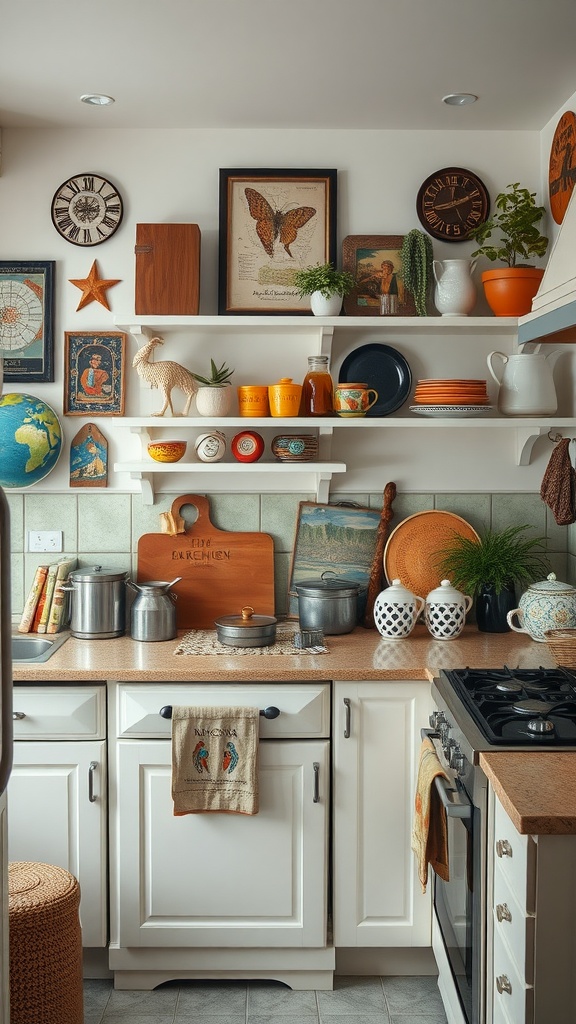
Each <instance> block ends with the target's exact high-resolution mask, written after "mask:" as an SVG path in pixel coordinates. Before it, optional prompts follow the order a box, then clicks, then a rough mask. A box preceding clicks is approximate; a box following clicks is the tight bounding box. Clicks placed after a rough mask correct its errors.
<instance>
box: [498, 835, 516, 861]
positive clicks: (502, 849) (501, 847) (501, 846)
mask: <svg viewBox="0 0 576 1024" xmlns="http://www.w3.org/2000/svg"><path fill="white" fill-rule="evenodd" d="M496 856H497V857H511V856H512V847H511V846H510V843H509V842H508V840H507V839H498V840H497V841H496Z"/></svg>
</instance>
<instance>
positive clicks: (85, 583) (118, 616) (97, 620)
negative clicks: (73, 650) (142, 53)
mask: <svg viewBox="0 0 576 1024" xmlns="http://www.w3.org/2000/svg"><path fill="white" fill-rule="evenodd" d="M127 580H128V573H127V572H119V571H118V570H117V569H104V568H103V567H102V566H101V565H93V566H89V567H88V568H85V569H75V570H74V572H71V573H70V575H69V577H68V581H67V583H66V584H65V585H64V586H63V588H62V589H63V590H66V591H69V592H70V632H71V634H72V636H76V637H79V638H80V639H81V640H109V639H111V638H112V637H115V636H123V635H124V633H125V632H126V583H127Z"/></svg>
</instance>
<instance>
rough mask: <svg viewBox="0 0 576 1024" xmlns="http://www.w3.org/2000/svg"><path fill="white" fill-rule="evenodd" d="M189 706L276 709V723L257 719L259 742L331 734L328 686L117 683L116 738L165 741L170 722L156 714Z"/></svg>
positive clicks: (304, 684)
mask: <svg viewBox="0 0 576 1024" xmlns="http://www.w3.org/2000/svg"><path fill="white" fill-rule="evenodd" d="M174 704H180V705H184V706H190V707H222V708H225V707H257V708H260V709H261V710H263V709H264V708H267V707H277V708H278V709H279V710H280V714H279V716H278V717H277V718H273V719H267V718H264V717H263V716H262V717H261V718H260V737H261V739H298V738H302V739H324V738H326V737H328V736H329V735H330V684H329V683H240V684H238V683H236V684H235V683H230V684H220V683H164V684H162V685H161V686H156V685H154V684H153V685H150V684H148V685H146V684H143V685H141V684H138V683H121V684H119V685H118V687H117V689H116V730H117V735H118V736H125V737H133V738H140V737H150V738H151V739H154V738H155V739H167V738H168V737H169V736H170V734H171V732H172V723H171V721H170V719H169V718H162V717H161V715H160V709H161V708H163V707H166V706H167V705H172V706H173V705H174Z"/></svg>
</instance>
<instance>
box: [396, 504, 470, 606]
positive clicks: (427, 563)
mask: <svg viewBox="0 0 576 1024" xmlns="http://www.w3.org/2000/svg"><path fill="white" fill-rule="evenodd" d="M456 536H459V537H467V538H468V539H469V540H480V538H479V536H478V534H477V533H476V530H475V529H474V528H473V527H472V526H470V523H467V522H466V520H465V519H462V517H461V516H457V515H456V514H455V513H454V512H440V511H436V510H431V511H429V512H417V513H416V514H415V515H413V516H408V518H407V519H404V520H403V522H401V523H399V524H398V526H397V527H396V529H395V530H392V533H391V534H390V536H389V538H388V541H387V544H386V547H385V548H384V558H383V562H384V572H385V573H386V578H387V579H388V581H389V583H391V582H392V580H396V579H398V580H400V582H401V583H403V584H404V586H405V587H408V590H411V591H412V593H413V594H416V595H417V596H418V597H424V598H425V597H426V596H427V594H429V593H430V591H431V590H434V588H435V587H437V586H439V584H440V580H441V575H440V570H439V569H438V568H437V564H438V561H439V560H440V558H441V555H440V552H441V551H443V550H444V549H445V548H447V547H449V546H450V544H451V543H452V541H453V540H454V538H455V537H456Z"/></svg>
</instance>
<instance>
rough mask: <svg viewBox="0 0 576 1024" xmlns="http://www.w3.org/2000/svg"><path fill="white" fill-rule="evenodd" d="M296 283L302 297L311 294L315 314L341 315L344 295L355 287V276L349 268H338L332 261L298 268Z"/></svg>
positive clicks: (311, 306)
mask: <svg viewBox="0 0 576 1024" xmlns="http://www.w3.org/2000/svg"><path fill="white" fill-rule="evenodd" d="M294 284H295V285H296V287H297V289H298V294H299V296H300V298H301V299H303V298H304V296H305V295H309V296H310V309H311V310H312V312H313V314H314V316H339V314H340V310H341V309H342V300H343V298H344V296H345V295H348V294H349V293H350V292H351V291H352V289H353V287H354V278H353V276H352V274H350V273H349V272H348V271H347V270H336V269H335V268H334V267H333V266H332V264H331V263H324V264H322V265H321V264H317V265H316V266H315V267H305V268H304V269H303V270H297V271H296V272H295V274H294Z"/></svg>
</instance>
